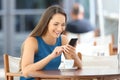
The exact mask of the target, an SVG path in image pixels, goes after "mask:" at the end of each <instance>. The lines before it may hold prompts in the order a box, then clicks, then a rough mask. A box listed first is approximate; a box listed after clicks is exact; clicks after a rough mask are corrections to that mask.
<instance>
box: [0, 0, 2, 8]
mask: <svg viewBox="0 0 120 80" xmlns="http://www.w3.org/2000/svg"><path fill="white" fill-rule="evenodd" d="M1 9H2V1H1V0H0V10H1Z"/></svg>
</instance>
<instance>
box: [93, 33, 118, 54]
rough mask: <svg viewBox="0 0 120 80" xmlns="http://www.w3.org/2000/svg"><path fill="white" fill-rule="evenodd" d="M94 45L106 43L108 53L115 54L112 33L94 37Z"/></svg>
mask: <svg viewBox="0 0 120 80" xmlns="http://www.w3.org/2000/svg"><path fill="white" fill-rule="evenodd" d="M94 45H95V46H96V45H107V46H108V48H109V55H115V54H116V52H115V50H114V49H115V48H114V47H113V45H114V36H113V35H112V34H110V35H106V36H104V37H95V41H94Z"/></svg>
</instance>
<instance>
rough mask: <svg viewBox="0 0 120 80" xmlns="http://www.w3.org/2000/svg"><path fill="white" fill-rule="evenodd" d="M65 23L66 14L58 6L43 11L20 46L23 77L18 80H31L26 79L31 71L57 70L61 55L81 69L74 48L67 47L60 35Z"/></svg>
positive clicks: (65, 40)
mask: <svg viewBox="0 0 120 80" xmlns="http://www.w3.org/2000/svg"><path fill="white" fill-rule="evenodd" d="M66 21H67V17H66V14H65V12H64V10H63V9H62V8H61V7H60V6H58V5H53V6H50V7H48V8H47V9H46V10H45V12H44V13H43V15H42V17H41V19H40V21H39V22H38V24H37V25H36V27H35V28H34V29H33V31H32V32H31V33H30V35H29V36H28V37H27V39H26V40H25V41H24V43H23V45H22V56H21V71H22V74H23V75H24V77H21V78H20V80H33V79H34V78H27V77H29V74H30V73H31V72H32V71H37V70H56V69H58V67H59V65H60V63H61V54H62V53H64V56H65V58H66V59H73V60H74V62H75V63H74V65H75V66H76V67H78V68H81V61H80V59H79V57H78V56H77V54H76V52H75V50H76V48H75V47H73V46H70V45H68V44H67V43H68V40H67V37H66V36H64V35H62V32H63V31H64V30H65V24H66Z"/></svg>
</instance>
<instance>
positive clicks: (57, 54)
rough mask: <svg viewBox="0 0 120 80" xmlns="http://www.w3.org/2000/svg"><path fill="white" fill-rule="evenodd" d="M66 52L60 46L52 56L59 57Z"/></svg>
mask: <svg viewBox="0 0 120 80" xmlns="http://www.w3.org/2000/svg"><path fill="white" fill-rule="evenodd" d="M63 51H64V48H63V47H62V46H58V47H56V48H55V49H54V50H53V52H52V53H51V54H50V55H51V56H52V57H53V58H56V57H58V56H59V55H61V54H62V52H63Z"/></svg>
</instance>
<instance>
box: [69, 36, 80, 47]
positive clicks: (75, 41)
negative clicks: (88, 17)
mask: <svg viewBox="0 0 120 80" xmlns="http://www.w3.org/2000/svg"><path fill="white" fill-rule="evenodd" d="M77 40H78V38H72V39H71V40H70V42H69V45H71V46H73V47H75V46H76V43H77Z"/></svg>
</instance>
